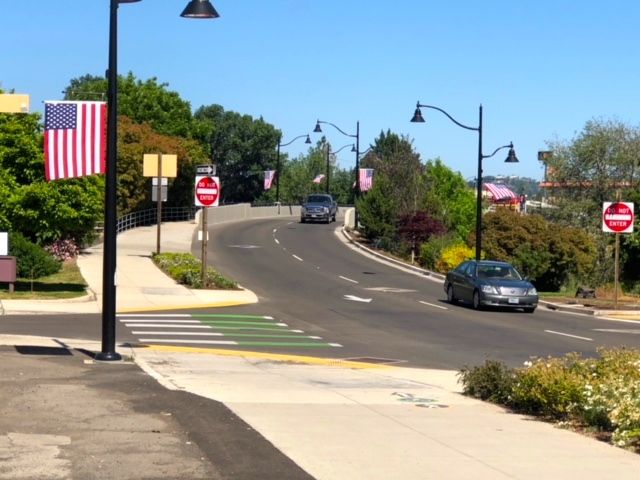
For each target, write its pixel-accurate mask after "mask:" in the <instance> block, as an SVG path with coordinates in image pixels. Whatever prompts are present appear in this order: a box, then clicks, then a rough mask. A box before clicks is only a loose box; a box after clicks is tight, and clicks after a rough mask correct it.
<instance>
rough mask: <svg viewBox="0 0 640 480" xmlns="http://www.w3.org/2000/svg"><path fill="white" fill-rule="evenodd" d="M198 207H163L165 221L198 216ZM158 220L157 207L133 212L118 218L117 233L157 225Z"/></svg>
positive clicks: (179, 220)
mask: <svg viewBox="0 0 640 480" xmlns="http://www.w3.org/2000/svg"><path fill="white" fill-rule="evenodd" d="M197 211H198V208H196V207H163V208H162V221H163V222H182V221H185V220H193V219H194V218H196V212H197ZM157 221H158V211H157V210H156V209H155V208H150V209H148V210H140V211H138V212H131V213H128V214H127V215H124V216H122V217H120V218H119V219H118V223H117V226H116V233H122V232H125V231H127V230H131V229H132V228H136V227H145V226H149V225H155V224H156V223H157Z"/></svg>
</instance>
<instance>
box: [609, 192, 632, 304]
mask: <svg viewBox="0 0 640 480" xmlns="http://www.w3.org/2000/svg"><path fill="white" fill-rule="evenodd" d="M634 220H635V215H634V212H633V202H604V203H603V204H602V231H604V232H612V233H615V234H616V243H615V255H614V257H615V258H614V262H615V265H614V273H613V276H614V277H615V278H614V282H613V289H614V293H613V307H614V309H616V310H617V309H618V283H619V279H618V277H619V276H620V266H619V263H620V234H621V233H632V232H633V222H634Z"/></svg>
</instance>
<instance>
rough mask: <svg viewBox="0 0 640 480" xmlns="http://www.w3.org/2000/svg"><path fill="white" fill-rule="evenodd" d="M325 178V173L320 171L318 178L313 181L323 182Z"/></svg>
mask: <svg viewBox="0 0 640 480" xmlns="http://www.w3.org/2000/svg"><path fill="white" fill-rule="evenodd" d="M323 179H324V174H322V173H320V174H318V175H316V178H314V179H313V183H322V180H323Z"/></svg>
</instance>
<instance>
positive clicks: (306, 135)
mask: <svg viewBox="0 0 640 480" xmlns="http://www.w3.org/2000/svg"><path fill="white" fill-rule="evenodd" d="M302 137H307V139H306V140H305V142H304V143H311V139H310V138H309V134H308V133H305V134H304V135H298V136H297V137H296V138H294V139H293V140H291V141H290V142H287V143H279V144H278V146H279V147H286V146H287V145H291V144H292V143H293V142H295V141H296V140H298V139H299V138H302Z"/></svg>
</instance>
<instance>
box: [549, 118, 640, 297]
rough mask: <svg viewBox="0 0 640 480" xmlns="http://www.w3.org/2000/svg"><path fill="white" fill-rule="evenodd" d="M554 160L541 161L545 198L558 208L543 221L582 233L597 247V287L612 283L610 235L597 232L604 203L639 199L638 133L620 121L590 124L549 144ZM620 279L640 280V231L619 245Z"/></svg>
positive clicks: (639, 131) (639, 142)
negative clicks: (639, 256)
mask: <svg viewBox="0 0 640 480" xmlns="http://www.w3.org/2000/svg"><path fill="white" fill-rule="evenodd" d="M548 146H549V147H550V150H551V151H552V155H551V156H550V157H548V158H545V159H544V160H543V161H544V163H545V170H546V178H545V180H546V181H547V188H546V192H545V195H546V196H547V198H548V199H549V201H551V202H552V203H553V204H554V206H555V207H556V208H553V209H548V210H547V211H546V212H545V216H546V217H547V218H549V219H550V220H552V221H555V222H557V223H560V224H563V225H568V226H572V227H575V228H579V229H582V230H586V231H587V232H589V233H590V234H591V235H593V237H594V239H595V240H596V242H597V252H598V254H597V259H596V262H595V265H596V268H595V270H594V272H593V274H592V281H593V282H594V283H595V284H596V285H599V284H602V283H606V282H610V281H612V279H613V274H612V269H611V268H610V266H611V260H610V259H611V249H612V243H613V241H614V238H615V237H614V235H604V234H603V233H602V231H601V212H602V204H603V202H605V201H615V200H616V199H617V198H618V195H619V196H620V198H621V199H622V200H623V201H633V202H635V203H636V204H638V201H639V200H640V193H639V190H640V189H639V187H640V128H639V127H635V126H630V125H627V124H624V123H622V122H620V121H618V120H602V119H599V120H591V121H589V122H587V123H586V125H585V127H584V129H583V130H582V131H581V132H580V133H579V134H578V135H577V136H576V137H575V138H573V139H571V140H569V141H560V140H556V141H553V142H548ZM621 247H622V249H621V259H622V273H623V278H625V280H626V281H627V284H628V285H629V286H631V284H633V283H634V282H638V281H640V270H638V269H637V268H634V267H635V265H636V264H637V262H636V260H635V259H636V256H635V252H636V251H637V249H638V248H639V247H640V232H638V230H637V229H636V232H635V233H634V234H630V235H624V238H623V241H622V242H621Z"/></svg>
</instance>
